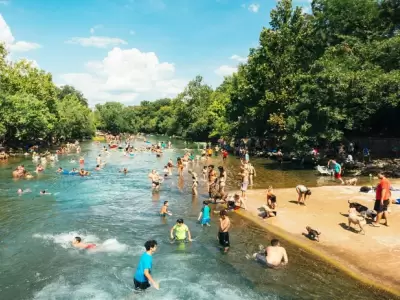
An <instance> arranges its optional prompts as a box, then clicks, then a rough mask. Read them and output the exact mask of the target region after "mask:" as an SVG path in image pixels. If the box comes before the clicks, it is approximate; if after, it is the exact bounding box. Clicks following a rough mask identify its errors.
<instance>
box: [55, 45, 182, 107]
mask: <svg viewBox="0 0 400 300" xmlns="http://www.w3.org/2000/svg"><path fill="white" fill-rule="evenodd" d="M85 67H86V69H87V72H86V73H69V74H63V75H61V80H62V84H69V85H73V86H75V87H76V88H77V89H79V90H81V91H82V92H83V93H84V94H85V96H86V97H87V98H88V99H89V102H90V105H94V104H96V103H103V102H106V101H120V102H123V103H125V104H135V103H138V102H139V101H141V100H153V99H156V98H160V97H173V96H175V95H176V94H178V93H179V92H181V91H182V90H183V88H184V87H185V85H186V83H187V81H186V80H181V79H177V78H175V66H174V65H173V64H171V63H168V62H160V61H159V59H158V57H157V55H156V54H155V53H154V52H141V51H140V50H138V49H136V48H132V49H126V50H123V49H120V48H118V47H116V48H114V49H112V50H111V51H109V52H108V54H107V56H106V57H105V58H104V59H103V60H102V61H89V62H87V63H86V64H85Z"/></svg>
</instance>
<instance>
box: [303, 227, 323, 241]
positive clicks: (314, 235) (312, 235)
mask: <svg viewBox="0 0 400 300" xmlns="http://www.w3.org/2000/svg"><path fill="white" fill-rule="evenodd" d="M306 231H307V232H306V233H303V235H304V236H306V237H308V238H309V239H310V240H313V241H317V242H319V236H320V235H321V232H320V231H318V230H315V229H312V228H311V227H310V226H307V227H306Z"/></svg>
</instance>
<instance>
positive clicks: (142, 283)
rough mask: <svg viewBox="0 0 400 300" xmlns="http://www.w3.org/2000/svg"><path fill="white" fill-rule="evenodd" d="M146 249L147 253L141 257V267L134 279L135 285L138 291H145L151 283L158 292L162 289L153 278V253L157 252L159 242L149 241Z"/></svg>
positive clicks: (138, 268)
mask: <svg viewBox="0 0 400 300" xmlns="http://www.w3.org/2000/svg"><path fill="white" fill-rule="evenodd" d="M144 247H145V248H146V252H145V253H143V255H142V256H141V257H140V261H139V265H138V267H137V269H136V273H135V276H134V277H133V283H134V284H135V289H136V290H138V289H140V290H145V289H147V288H149V287H150V283H151V285H152V286H153V287H154V288H155V289H157V290H158V289H159V288H160V286H159V284H158V283H157V282H155V281H154V279H153V277H151V267H152V264H153V253H154V252H156V250H157V242H156V241H155V240H151V241H147V242H146V243H145V244H144Z"/></svg>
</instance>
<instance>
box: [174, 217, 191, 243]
mask: <svg viewBox="0 0 400 300" xmlns="http://www.w3.org/2000/svg"><path fill="white" fill-rule="evenodd" d="M174 233H175V234H174ZM170 236H171V239H172V240H173V241H178V242H184V241H186V240H188V241H189V242H191V241H192V236H191V234H190V230H189V227H187V226H186V224H184V223H183V219H178V220H176V224H175V225H174V227H172V228H171V231H170Z"/></svg>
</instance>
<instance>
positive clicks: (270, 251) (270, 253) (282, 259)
mask: <svg viewBox="0 0 400 300" xmlns="http://www.w3.org/2000/svg"><path fill="white" fill-rule="evenodd" d="M273 241H277V240H272V241H271V244H272V242H273ZM265 252H266V261H267V263H268V264H269V265H272V266H275V267H278V266H280V265H286V264H287V263H288V262H289V260H288V257H287V253H286V250H285V248H283V247H281V246H280V244H279V241H277V244H275V245H272V246H268V247H267V249H266V250H265Z"/></svg>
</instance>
